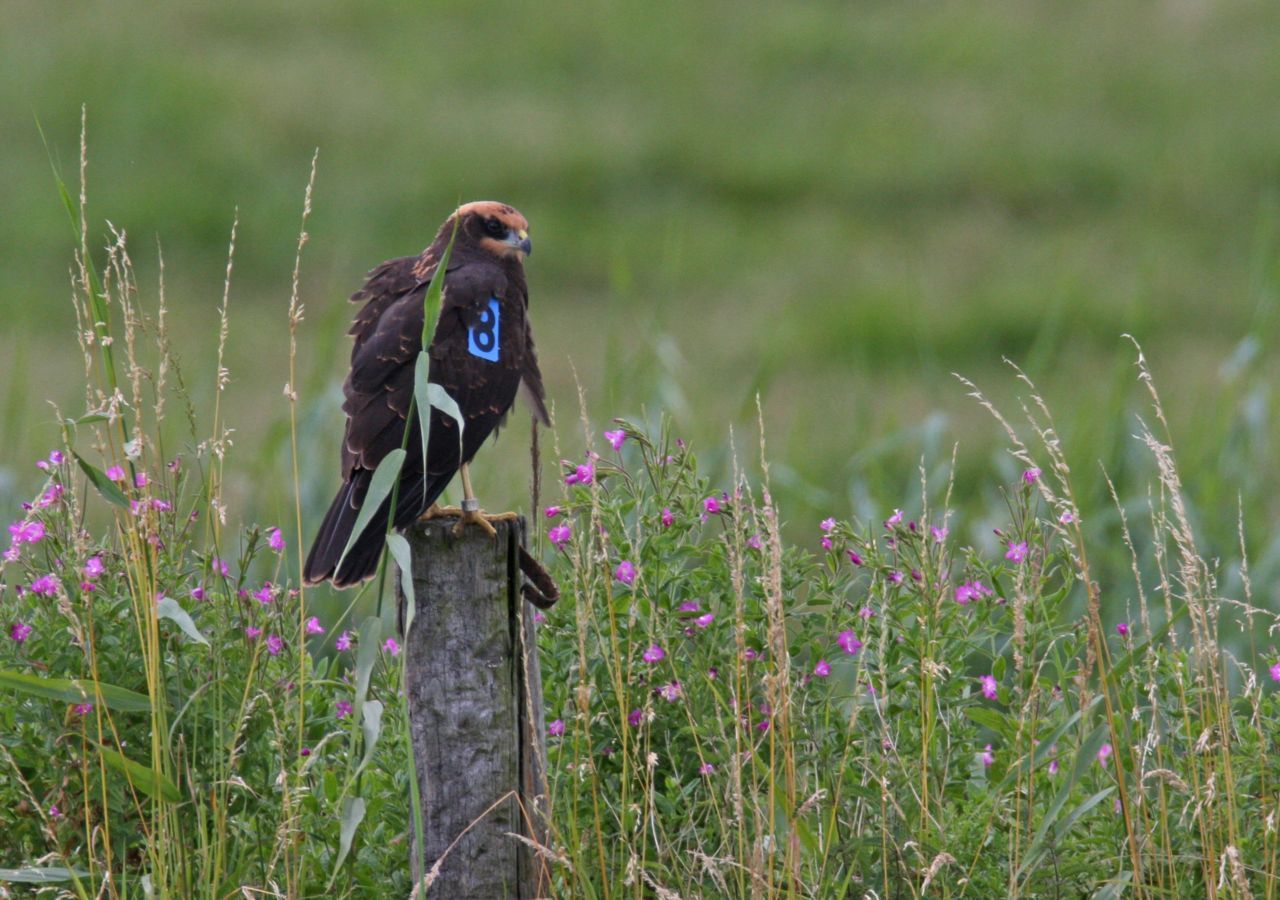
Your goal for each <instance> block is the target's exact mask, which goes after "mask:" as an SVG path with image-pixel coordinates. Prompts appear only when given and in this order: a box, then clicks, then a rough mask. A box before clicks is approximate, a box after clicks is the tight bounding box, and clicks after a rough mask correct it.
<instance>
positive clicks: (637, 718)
mask: <svg viewBox="0 0 1280 900" xmlns="http://www.w3.org/2000/svg"><path fill="white" fill-rule="evenodd" d="M643 721H644V710H642V709H633V710H631V712H629V713H627V724H628V725H630V726H631V727H632V728H638V727H639V726H640V723H641V722H643Z"/></svg>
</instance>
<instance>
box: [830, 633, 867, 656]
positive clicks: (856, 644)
mask: <svg viewBox="0 0 1280 900" xmlns="http://www.w3.org/2000/svg"><path fill="white" fill-rule="evenodd" d="M836 643H837V644H839V645H840V649H841V650H843V651H844V652H845V653H848V654H849V655H850V656H853V655H854V654H855V653H857V652H858V651H859V650H861V649H862V641H860V640H858V636H857V635H856V634H854V633H853V632H852V631H842V632H840V636H839V637H837V638H836Z"/></svg>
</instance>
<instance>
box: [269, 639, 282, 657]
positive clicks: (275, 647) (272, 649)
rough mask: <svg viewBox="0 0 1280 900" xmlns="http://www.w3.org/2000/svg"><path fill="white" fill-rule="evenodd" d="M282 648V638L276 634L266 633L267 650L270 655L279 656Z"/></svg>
mask: <svg viewBox="0 0 1280 900" xmlns="http://www.w3.org/2000/svg"><path fill="white" fill-rule="evenodd" d="M283 649H284V638H282V637H280V635H278V634H269V635H267V652H268V653H270V654H271V655H272V656H279V655H280V651H281V650H283Z"/></svg>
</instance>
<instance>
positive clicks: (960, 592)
mask: <svg viewBox="0 0 1280 900" xmlns="http://www.w3.org/2000/svg"><path fill="white" fill-rule="evenodd" d="M990 593H991V589H990V588H989V587H987V586H986V585H984V584H983V583H982V582H980V581H966V582H965V583H964V584H962V585H960V586H959V587H957V588H956V602H957V603H959V604H960V605H961V606H964V605H965V604H966V603H969V602H970V601H973V600H981V599H982V598H983V597H985V596H986V595H987V594H990Z"/></svg>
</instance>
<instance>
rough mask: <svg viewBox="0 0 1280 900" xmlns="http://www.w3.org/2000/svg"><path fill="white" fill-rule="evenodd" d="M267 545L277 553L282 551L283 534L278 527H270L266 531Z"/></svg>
mask: <svg viewBox="0 0 1280 900" xmlns="http://www.w3.org/2000/svg"><path fill="white" fill-rule="evenodd" d="M267 546H268V547H270V548H271V549H272V550H274V551H276V552H277V553H283V552H284V535H283V534H281V532H280V529H279V528H272V529H271V530H270V531H268V532H267Z"/></svg>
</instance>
